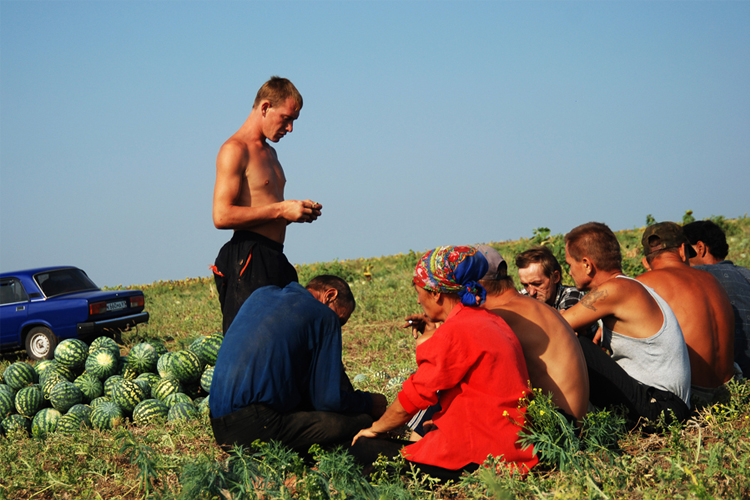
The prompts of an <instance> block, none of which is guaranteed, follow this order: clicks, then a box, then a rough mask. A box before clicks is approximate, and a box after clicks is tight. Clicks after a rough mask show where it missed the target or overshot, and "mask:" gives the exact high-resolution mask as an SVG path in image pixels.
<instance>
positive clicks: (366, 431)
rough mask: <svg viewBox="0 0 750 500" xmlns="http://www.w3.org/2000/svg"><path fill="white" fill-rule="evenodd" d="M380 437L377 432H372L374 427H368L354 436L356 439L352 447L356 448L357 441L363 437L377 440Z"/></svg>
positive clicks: (353, 440)
mask: <svg viewBox="0 0 750 500" xmlns="http://www.w3.org/2000/svg"><path fill="white" fill-rule="evenodd" d="M378 436H379V434H378V433H377V432H375V431H374V430H372V427H368V428H367V429H362V430H361V431H359V432H358V433H357V435H356V436H354V439H352V446H354V443H356V442H357V439H359V438H361V437H366V438H376V437H378Z"/></svg>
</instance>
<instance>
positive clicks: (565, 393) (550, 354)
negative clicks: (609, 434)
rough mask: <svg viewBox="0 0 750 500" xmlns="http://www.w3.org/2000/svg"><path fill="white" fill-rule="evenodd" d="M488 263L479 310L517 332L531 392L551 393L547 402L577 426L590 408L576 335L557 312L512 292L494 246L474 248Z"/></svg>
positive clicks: (511, 279)
mask: <svg viewBox="0 0 750 500" xmlns="http://www.w3.org/2000/svg"><path fill="white" fill-rule="evenodd" d="M477 250H479V251H480V252H481V253H482V254H483V255H484V256H485V258H486V259H487V262H488V263H489V271H487V274H485V276H484V277H483V278H482V279H481V280H480V281H479V284H480V285H482V286H483V287H484V289H485V290H487V299H486V301H485V303H484V304H482V307H484V308H485V309H488V310H490V311H492V312H493V313H495V314H497V315H499V316H500V317H501V318H503V319H504V320H505V322H506V323H508V326H510V328H511V330H513V333H515V334H516V337H518V340H519V341H520V343H521V348H522V349H523V356H524V358H525V359H526V366H527V367H528V369H529V378H530V380H531V385H532V387H534V388H539V389H541V390H542V391H544V392H545V393H551V394H552V402H553V403H555V405H556V406H557V407H558V408H560V409H561V410H562V411H563V413H564V414H565V415H566V416H567V417H569V418H570V419H571V420H572V421H574V422H576V423H577V424H578V425H580V421H581V420H582V419H583V417H584V416H585V415H586V411H587V410H588V404H589V377H588V373H587V372H586V360H585V359H584V357H583V352H582V351H581V345H580V344H579V343H578V339H577V338H576V335H575V332H573V329H572V328H571V327H570V325H568V323H567V322H566V321H565V320H564V319H563V317H562V316H561V315H560V313H559V312H558V311H557V310H556V309H554V308H553V307H550V306H548V305H546V304H544V303H542V302H540V301H538V300H535V299H533V298H531V297H528V296H524V295H522V294H520V293H518V291H516V288H515V285H514V284H513V277H512V276H509V275H508V264H507V263H506V262H505V260H504V259H503V257H502V256H501V255H500V254H499V253H498V251H497V250H495V249H494V248H492V247H490V246H487V245H479V246H477Z"/></svg>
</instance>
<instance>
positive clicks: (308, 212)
mask: <svg viewBox="0 0 750 500" xmlns="http://www.w3.org/2000/svg"><path fill="white" fill-rule="evenodd" d="M298 117H299V108H298V106H297V104H296V102H295V101H294V99H292V98H288V99H287V100H286V101H285V102H284V103H283V104H282V105H280V106H276V107H274V106H271V105H270V103H269V102H268V101H262V102H261V103H260V104H259V105H258V106H257V107H254V108H253V110H252V112H251V113H250V116H249V117H248V119H247V120H246V121H245V123H244V124H243V125H242V127H241V128H240V129H239V130H238V131H237V132H236V133H235V134H234V135H233V136H232V137H231V138H229V140H227V141H226V142H225V143H224V145H222V147H221V149H220V150H219V154H218V156H217V158H216V184H215V187H214V201H213V219H214V225H215V226H216V227H217V228H218V229H235V230H248V231H253V232H255V233H258V234H261V235H263V236H265V237H267V238H270V239H272V240H274V241H276V242H278V243H283V242H284V238H285V235H286V226H287V225H288V224H289V223H291V222H312V221H314V220H315V219H317V218H318V217H319V216H320V210H321V208H322V205H320V204H319V203H315V202H313V201H311V200H309V199H308V200H284V187H285V185H286V177H285V176H284V171H283V169H282V168H281V164H280V163H279V160H278V157H277V155H276V151H275V150H274V148H273V147H271V146H270V145H269V144H268V142H267V141H268V140H270V141H272V142H278V141H279V140H280V139H281V138H282V137H283V136H284V135H285V134H287V133H289V132H291V131H292V128H293V125H292V123H293V122H294V120H296V119H297V118H298Z"/></svg>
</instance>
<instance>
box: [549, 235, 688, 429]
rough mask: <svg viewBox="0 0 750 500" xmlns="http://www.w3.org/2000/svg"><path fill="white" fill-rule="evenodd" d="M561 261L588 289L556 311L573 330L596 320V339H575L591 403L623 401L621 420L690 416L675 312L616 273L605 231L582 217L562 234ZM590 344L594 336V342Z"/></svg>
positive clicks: (616, 257) (614, 252) (616, 255)
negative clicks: (599, 332)
mask: <svg viewBox="0 0 750 500" xmlns="http://www.w3.org/2000/svg"><path fill="white" fill-rule="evenodd" d="M565 260H566V261H567V263H568V264H569V265H570V276H571V277H572V278H573V281H575V284H576V287H577V288H578V289H579V290H585V291H587V292H588V293H587V294H586V295H585V296H584V297H583V299H581V301H580V302H579V303H578V304H576V305H574V306H573V307H571V308H570V309H568V310H566V311H563V313H562V315H563V317H564V318H565V320H566V321H567V322H568V323H569V324H570V326H571V327H572V328H573V329H574V330H576V329H579V328H581V327H582V326H585V325H588V324H591V323H593V322H594V321H598V320H602V324H603V326H602V331H603V335H602V339H601V344H602V346H603V347H606V348H607V349H609V351H610V352H611V355H610V354H607V353H606V352H604V351H603V350H602V349H601V348H600V347H599V346H597V345H595V344H594V343H593V342H592V341H591V340H590V339H588V338H584V337H579V342H580V343H581V348H582V349H583V355H584V356H585V358H586V365H587V368H588V372H589V387H590V399H591V402H592V403H593V404H594V405H596V406H599V407H604V406H612V405H619V404H623V405H625V407H626V408H627V409H628V420H629V422H631V423H632V424H635V423H636V422H637V421H638V419H639V418H640V417H646V418H648V419H649V420H651V421H653V420H656V419H657V418H658V417H659V415H661V414H662V412H664V413H665V416H666V417H667V418H668V419H669V418H670V416H671V415H670V412H674V416H675V417H676V419H677V420H680V421H682V420H685V419H687V417H688V416H689V414H690V408H689V405H690V360H689V358H688V352H687V347H686V345H685V339H684V338H683V336H682V330H680V325H679V323H677V318H675V315H674V313H673V312H672V310H671V309H670V307H669V305H668V304H667V303H666V301H665V300H664V299H662V298H661V297H659V295H657V294H656V292H654V291H653V290H651V289H650V288H648V287H647V286H645V285H644V284H642V283H639V282H638V281H636V280H634V279H632V278H629V277H627V276H625V275H624V274H622V254H621V253H620V243H619V242H618V241H617V237H616V236H615V235H614V233H613V232H612V230H610V229H609V227H607V226H606V225H604V224H602V223H599V222H589V223H588V224H583V225H581V226H578V227H576V228H574V229H573V230H572V231H570V232H569V233H568V234H566V235H565ZM596 340H597V341H598V340H599V339H596Z"/></svg>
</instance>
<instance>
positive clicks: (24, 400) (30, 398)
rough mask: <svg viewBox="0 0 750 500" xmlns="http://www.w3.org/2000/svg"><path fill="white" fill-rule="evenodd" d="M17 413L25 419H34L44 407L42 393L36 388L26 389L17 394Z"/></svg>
mask: <svg viewBox="0 0 750 500" xmlns="http://www.w3.org/2000/svg"><path fill="white" fill-rule="evenodd" d="M15 405H16V411H17V412H18V413H19V414H20V415H23V416H24V417H33V416H34V415H36V413H37V412H38V411H39V410H41V409H42V407H43V406H44V396H43V395H42V391H41V390H39V389H38V388H37V387H35V386H33V385H32V386H29V387H24V388H23V389H21V390H20V391H18V393H17V394H16V400H15Z"/></svg>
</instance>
